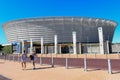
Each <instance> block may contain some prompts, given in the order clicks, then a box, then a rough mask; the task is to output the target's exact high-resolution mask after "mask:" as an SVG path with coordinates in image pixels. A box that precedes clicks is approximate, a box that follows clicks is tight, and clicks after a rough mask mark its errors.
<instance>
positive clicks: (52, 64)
mask: <svg viewBox="0 0 120 80" xmlns="http://www.w3.org/2000/svg"><path fill="white" fill-rule="evenodd" d="M51 67H54V58H53V56H52V62H51Z"/></svg>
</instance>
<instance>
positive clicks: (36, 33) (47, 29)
mask: <svg viewBox="0 0 120 80" xmlns="http://www.w3.org/2000/svg"><path fill="white" fill-rule="evenodd" d="M116 26H117V23H116V22H114V21H111V20H106V19H99V18H87V17H43V18H28V19H20V20H14V21H10V22H7V23H5V24H3V26H2V27H3V29H4V31H5V34H6V37H7V41H8V43H12V42H16V41H19V42H21V40H27V42H26V43H25V44H27V45H26V48H27V50H28V51H29V48H30V39H32V40H33V46H34V48H35V50H36V51H37V52H38V53H40V52H41V50H40V45H41V43H40V41H41V37H43V41H44V53H53V52H54V35H57V42H58V45H57V46H58V53H73V43H72V42H73V39H72V38H73V37H72V32H73V31H74V32H76V42H77V53H95V52H96V53H100V51H99V36H98V28H99V27H102V29H103V42H106V41H107V40H108V41H109V42H112V39H113V34H114V31H115V28H116Z"/></svg>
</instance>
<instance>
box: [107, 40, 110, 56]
mask: <svg viewBox="0 0 120 80" xmlns="http://www.w3.org/2000/svg"><path fill="white" fill-rule="evenodd" d="M107 53H108V54H109V53H110V51H109V41H107Z"/></svg>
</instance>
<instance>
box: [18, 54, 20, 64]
mask: <svg viewBox="0 0 120 80" xmlns="http://www.w3.org/2000/svg"><path fill="white" fill-rule="evenodd" d="M18 62H20V54H18Z"/></svg>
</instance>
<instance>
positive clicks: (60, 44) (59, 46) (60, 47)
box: [59, 44, 61, 54]
mask: <svg viewBox="0 0 120 80" xmlns="http://www.w3.org/2000/svg"><path fill="white" fill-rule="evenodd" d="M59 53H60V54H61V44H60V45H59Z"/></svg>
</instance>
